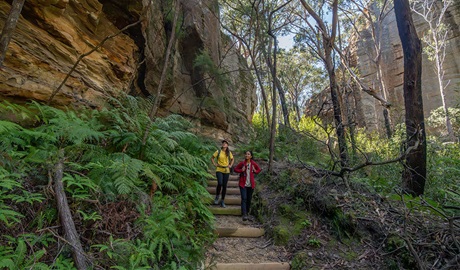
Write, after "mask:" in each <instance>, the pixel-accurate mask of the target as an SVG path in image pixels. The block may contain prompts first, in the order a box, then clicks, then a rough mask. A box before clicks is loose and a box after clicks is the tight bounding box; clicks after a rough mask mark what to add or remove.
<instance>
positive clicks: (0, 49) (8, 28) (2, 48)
mask: <svg viewBox="0 0 460 270" xmlns="http://www.w3.org/2000/svg"><path fill="white" fill-rule="evenodd" d="M25 1H26V0H14V1H13V3H12V4H11V9H10V13H9V14H8V17H7V18H6V21H5V25H4V26H3V30H2V34H1V36H0V67H2V66H3V60H5V55H6V50H7V49H8V44H9V43H10V40H11V36H12V35H13V32H14V29H15V28H16V24H17V23H18V20H19V16H20V15H21V10H22V7H23V6H24V2H25Z"/></svg>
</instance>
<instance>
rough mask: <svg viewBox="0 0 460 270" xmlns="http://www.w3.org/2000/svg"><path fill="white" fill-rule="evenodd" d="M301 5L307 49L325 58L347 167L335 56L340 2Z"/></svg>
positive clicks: (337, 130) (341, 148) (342, 151)
mask: <svg viewBox="0 0 460 270" xmlns="http://www.w3.org/2000/svg"><path fill="white" fill-rule="evenodd" d="M300 2H301V4H302V6H303V8H304V9H305V11H306V13H302V14H300V16H301V19H302V20H303V22H304V24H305V25H306V28H305V29H304V35H305V37H306V39H307V40H308V41H307V42H306V46H308V47H309V48H310V49H311V50H312V51H314V52H315V53H316V54H317V55H318V57H319V58H321V60H322V61H323V63H324V66H325V68H326V70H327V73H328V76H329V88H330V89H329V90H330V92H331V100H332V106H333V111H334V122H335V129H336V134H337V140H338V144H339V153H340V154H339V155H340V163H341V165H342V166H346V165H347V163H348V150H347V141H346V138H345V127H344V125H343V121H342V108H341V104H340V100H339V99H340V97H339V90H338V85H337V78H336V66H335V61H334V57H333V51H334V43H335V41H336V37H337V29H338V27H337V25H338V0H333V1H332V2H330V4H329V5H326V3H325V2H322V1H321V2H319V3H316V4H314V5H313V3H314V2H313V1H310V2H307V0H300ZM314 8H315V9H314ZM326 9H329V12H330V16H331V20H330V23H328V21H327V20H326V19H325V17H324V10H326Z"/></svg>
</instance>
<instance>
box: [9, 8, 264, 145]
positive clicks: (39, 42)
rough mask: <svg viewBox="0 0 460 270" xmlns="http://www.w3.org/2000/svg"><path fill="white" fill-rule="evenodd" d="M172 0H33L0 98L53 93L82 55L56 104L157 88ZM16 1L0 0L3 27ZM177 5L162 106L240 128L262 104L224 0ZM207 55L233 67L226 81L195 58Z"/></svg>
mask: <svg viewBox="0 0 460 270" xmlns="http://www.w3.org/2000/svg"><path fill="white" fill-rule="evenodd" d="M169 2H170V1H150V0H135V1H122V0H99V1H98V0H52V1H49V0H30V1H26V2H25V5H24V8H23V10H22V13H21V17H20V19H19V21H18V25H17V26H16V29H15V32H14V33H13V37H12V40H11V42H10V44H9V47H8V50H7V54H6V58H5V62H4V65H3V67H1V69H0V98H1V99H8V100H10V101H13V102H24V101H28V100H37V101H47V100H48V99H49V97H50V96H51V94H52V92H53V91H55V90H56V89H57V88H58V87H59V85H60V84H61V83H62V82H63V81H64V78H65V77H66V76H67V74H68V73H69V71H70V70H71V69H72V67H73V66H74V64H75V63H76V62H77V60H78V59H79V58H80V60H81V61H80V62H79V64H78V65H77V66H76V68H75V70H74V71H73V72H72V73H71V74H70V77H69V78H68V79H67V81H66V83H65V84H64V85H63V86H62V88H61V89H60V91H59V92H58V93H57V95H56V96H55V98H54V99H53V100H52V103H51V104H53V105H56V106H63V105H65V106H69V105H72V106H76V107H81V106H84V107H90V108H101V107H103V106H104V104H105V102H106V101H107V100H108V99H109V98H113V97H115V98H117V97H119V96H120V95H122V94H125V93H129V94H132V95H137V96H144V97H147V96H151V95H156V92H157V89H158V85H159V81H160V77H161V71H162V68H163V66H164V63H165V52H166V47H167V45H168V44H167V43H168V40H169V37H170V34H171V31H172V29H171V27H172V24H171V20H172V16H171V15H169V14H170V12H171V6H170V3H169ZM168 3H169V4H168ZM10 8H11V1H6V2H5V1H1V2H0V28H3V24H4V22H5V20H6V17H7V16H8V13H9V10H10ZM179 9H180V14H181V16H180V17H179V25H180V31H178V32H177V33H178V34H177V38H176V40H175V42H174V44H173V47H172V54H171V55H172V56H171V59H169V67H170V68H169V69H168V72H167V74H166V75H167V76H166V80H165V82H166V83H165V85H164V87H163V91H162V103H161V105H160V111H159V114H160V115H165V114H169V113H178V114H181V115H183V116H185V117H189V118H190V119H191V120H192V121H193V122H194V123H195V124H196V127H197V131H198V132H201V133H205V134H209V135H210V136H213V137H216V138H222V137H226V138H229V137H235V138H236V137H238V136H240V134H241V133H242V134H244V130H243V129H244V128H245V127H247V126H248V124H249V123H250V121H251V119H252V114H253V111H254V108H255V106H256V93H255V89H254V87H253V83H252V78H251V76H250V74H249V73H247V72H245V70H247V66H246V63H245V62H244V60H242V58H241V56H239V55H238V54H237V53H236V51H235V50H234V49H232V44H231V42H230V41H229V40H228V38H226V37H225V36H224V35H223V34H222V33H221V32H220V27H219V20H218V7H217V1H216V0H201V1H200V0H181V1H179ZM125 27H127V29H125V30H124V31H123V32H120V30H121V29H123V28H125ZM108 37H109V38H108ZM101 43H103V44H102V46H100V48H98V49H97V50H95V51H94V52H92V53H90V54H88V52H90V51H91V50H93V49H94V48H95V47H96V46H98V45H100V44H101ZM86 54H87V55H86ZM83 55H84V57H82V56H83ZM202 55H208V56H209V57H208V58H209V59H210V63H211V64H208V65H211V66H215V67H219V68H220V69H219V71H220V72H221V73H223V72H226V71H227V72H228V75H227V76H226V77H225V83H220V82H219V83H218V80H216V79H215V78H213V77H211V75H210V74H211V72H210V71H209V70H208V69H206V68H204V67H203V66H200V64H199V63H197V61H196V59H197V58H198V57H199V56H202ZM230 71H231V72H230ZM243 137H244V136H243Z"/></svg>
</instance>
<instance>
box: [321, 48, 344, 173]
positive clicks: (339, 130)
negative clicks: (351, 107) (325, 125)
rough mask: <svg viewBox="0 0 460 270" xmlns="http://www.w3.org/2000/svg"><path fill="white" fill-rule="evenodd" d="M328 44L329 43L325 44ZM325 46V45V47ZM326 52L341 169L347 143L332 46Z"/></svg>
mask: <svg viewBox="0 0 460 270" xmlns="http://www.w3.org/2000/svg"><path fill="white" fill-rule="evenodd" d="M325 43H329V42H325ZM325 46H327V45H325ZM325 51H326V63H325V64H326V69H327V73H328V75H329V88H330V89H331V100H332V106H333V111H334V122H335V130H336V134H337V140H338V143H339V152H340V163H341V165H342V167H345V166H346V165H347V164H348V150H347V141H346V138H345V128H344V126H343V122H342V108H341V106H340V102H339V92H338V89H337V88H338V87H337V79H336V76H335V68H334V64H333V63H332V56H331V52H332V46H330V47H329V48H327V47H325Z"/></svg>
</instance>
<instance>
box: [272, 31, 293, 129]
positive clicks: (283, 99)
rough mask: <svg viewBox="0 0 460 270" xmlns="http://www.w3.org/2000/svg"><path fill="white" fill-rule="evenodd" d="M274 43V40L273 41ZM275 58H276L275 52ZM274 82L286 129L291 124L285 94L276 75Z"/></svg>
mask: <svg viewBox="0 0 460 270" xmlns="http://www.w3.org/2000/svg"><path fill="white" fill-rule="evenodd" d="M275 43H276V39H275ZM275 50H276V45H275ZM274 54H275V58H276V52H275V53H274ZM275 80H276V88H277V89H278V94H279V96H280V103H281V109H282V111H283V120H284V125H285V126H286V127H291V124H290V123H289V109H288V106H287V103H286V92H285V91H284V88H283V85H281V82H280V80H279V79H278V75H277V77H276V78H275Z"/></svg>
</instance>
